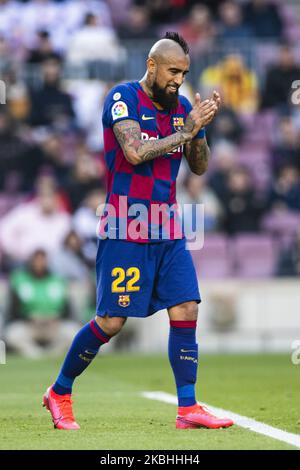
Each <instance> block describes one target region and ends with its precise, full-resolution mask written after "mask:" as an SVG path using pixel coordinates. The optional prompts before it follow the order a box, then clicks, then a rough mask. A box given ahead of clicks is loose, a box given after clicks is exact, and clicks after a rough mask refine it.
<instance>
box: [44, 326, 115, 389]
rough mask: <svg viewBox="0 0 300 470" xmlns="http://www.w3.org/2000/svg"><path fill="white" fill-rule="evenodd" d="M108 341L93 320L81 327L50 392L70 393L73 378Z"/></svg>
mask: <svg viewBox="0 0 300 470" xmlns="http://www.w3.org/2000/svg"><path fill="white" fill-rule="evenodd" d="M109 340H110V337H109V336H108V335H107V334H106V333H104V331H103V330H102V329H101V328H100V326H99V325H98V324H97V323H96V322H95V320H91V321H90V322H89V323H87V324H86V325H85V326H84V327H82V328H81V330H80V331H79V332H78V333H77V335H76V336H75V338H74V340H73V343H72V345H71V347H70V349H69V351H68V353H67V355H66V358H65V360H64V363H63V365H62V368H61V370H60V373H59V375H58V377H57V379H56V382H55V384H54V385H53V387H52V390H54V392H55V393H57V394H58V395H66V394H69V393H72V386H73V382H74V380H75V378H76V377H78V375H80V374H81V373H82V372H83V371H84V370H85V369H86V368H87V367H88V366H89V365H90V363H91V362H92V360H93V359H94V357H95V356H96V355H97V353H98V351H99V348H100V346H102V344H105V343H108V341H109Z"/></svg>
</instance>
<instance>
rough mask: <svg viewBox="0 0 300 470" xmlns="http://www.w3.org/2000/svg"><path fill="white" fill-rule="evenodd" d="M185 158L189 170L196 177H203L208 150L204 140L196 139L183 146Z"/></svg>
mask: <svg viewBox="0 0 300 470" xmlns="http://www.w3.org/2000/svg"><path fill="white" fill-rule="evenodd" d="M185 157H186V159H187V162H188V164H189V167H190V170H191V171H192V172H193V173H195V174H196V175H203V173H205V172H206V170H207V168H208V160H209V157H210V150H209V147H208V145H207V142H206V139H205V137H204V139H196V140H193V141H192V142H189V143H187V144H186V145H185Z"/></svg>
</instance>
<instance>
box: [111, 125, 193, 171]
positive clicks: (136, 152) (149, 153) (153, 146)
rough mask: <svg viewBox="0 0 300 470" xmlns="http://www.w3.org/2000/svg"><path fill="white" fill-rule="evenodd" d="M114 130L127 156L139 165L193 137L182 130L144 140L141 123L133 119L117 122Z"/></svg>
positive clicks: (134, 163)
mask: <svg viewBox="0 0 300 470" xmlns="http://www.w3.org/2000/svg"><path fill="white" fill-rule="evenodd" d="M113 131H114V133H115V136H116V138H117V140H118V142H119V144H120V146H121V148H122V150H123V153H124V155H125V158H126V159H127V160H128V161H129V162H130V163H131V164H132V165H139V164H140V163H144V162H146V161H148V160H153V159H154V158H157V157H159V156H161V155H164V154H165V153H168V152H171V151H172V150H175V149H176V148H177V147H179V146H180V145H182V144H185V143H187V142H189V141H190V140H191V139H192V136H191V134H190V133H188V132H184V131H180V132H176V133H175V134H171V135H169V136H168V137H164V138H163V139H157V140H154V139H153V140H142V136H141V128H140V125H139V123H138V122H137V121H133V120H132V119H125V120H123V121H120V122H117V123H116V124H115V125H114V127H113Z"/></svg>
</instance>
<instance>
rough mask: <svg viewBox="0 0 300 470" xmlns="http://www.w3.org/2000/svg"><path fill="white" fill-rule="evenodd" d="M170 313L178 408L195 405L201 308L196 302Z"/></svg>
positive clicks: (171, 344)
mask: <svg viewBox="0 0 300 470" xmlns="http://www.w3.org/2000/svg"><path fill="white" fill-rule="evenodd" d="M168 313H169V318H170V335H169V359H170V363H171V366H172V369H173V373H174V377H175V382H176V387H177V395H178V406H192V405H195V404H196V397H195V384H196V378H197V367H198V345H197V343H196V324H197V316H198V305H197V303H196V302H194V301H191V302H184V303H182V304H179V305H175V306H174V307H171V308H169V309H168Z"/></svg>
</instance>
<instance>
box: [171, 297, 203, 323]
mask: <svg viewBox="0 0 300 470" xmlns="http://www.w3.org/2000/svg"><path fill="white" fill-rule="evenodd" d="M168 313H169V317H170V320H174V321H196V320H197V318H198V304H197V302H194V301H192V302H184V303H182V304H179V305H175V306H174V307H171V308H169V310H168Z"/></svg>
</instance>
